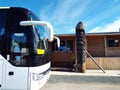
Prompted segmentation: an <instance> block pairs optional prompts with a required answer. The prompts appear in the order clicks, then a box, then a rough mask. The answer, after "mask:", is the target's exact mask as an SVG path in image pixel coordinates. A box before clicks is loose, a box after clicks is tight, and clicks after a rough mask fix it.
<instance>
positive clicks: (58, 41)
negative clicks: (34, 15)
mask: <svg viewBox="0 0 120 90" xmlns="http://www.w3.org/2000/svg"><path fill="white" fill-rule="evenodd" d="M54 38H55V39H56V40H57V47H58V48H59V47H60V39H59V38H58V37H56V36H54Z"/></svg>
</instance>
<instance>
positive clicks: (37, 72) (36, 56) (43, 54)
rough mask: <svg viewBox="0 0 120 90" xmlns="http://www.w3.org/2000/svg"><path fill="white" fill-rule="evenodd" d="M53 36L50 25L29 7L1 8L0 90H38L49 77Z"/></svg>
mask: <svg viewBox="0 0 120 90" xmlns="http://www.w3.org/2000/svg"><path fill="white" fill-rule="evenodd" d="M53 38H54V35H53V28H52V25H51V24H50V23H48V22H44V21H40V20H39V19H38V18H37V17H36V16H35V15H34V14H33V13H32V12H31V11H30V10H27V9H24V8H18V7H4V8H3V7H1V8H0V90H39V89H40V88H41V87H42V86H43V85H44V84H45V83H46V82H47V80H48V78H49V77H50V52H49V49H48V41H50V42H52V41H53ZM56 39H57V40H58V43H59V42H60V41H59V39H58V38H56ZM58 45H59V44H58Z"/></svg>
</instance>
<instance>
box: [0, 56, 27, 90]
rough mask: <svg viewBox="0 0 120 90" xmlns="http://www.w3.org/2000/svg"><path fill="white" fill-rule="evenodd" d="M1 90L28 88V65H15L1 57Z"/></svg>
mask: <svg viewBox="0 0 120 90" xmlns="http://www.w3.org/2000/svg"><path fill="white" fill-rule="evenodd" d="M0 59H2V61H3V62H4V64H3V70H4V72H3V73H2V74H3V78H2V79H3V80H2V81H3V85H2V87H3V90H28V89H27V88H28V67H15V66H13V65H11V64H10V63H9V62H8V61H7V60H6V59H4V58H3V57H2V58H1V57H0Z"/></svg>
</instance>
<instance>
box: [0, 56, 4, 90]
mask: <svg viewBox="0 0 120 90" xmlns="http://www.w3.org/2000/svg"><path fill="white" fill-rule="evenodd" d="M0 56H1V55H0ZM3 65H4V60H3V59H2V58H0V90H2V89H3V71H4V68H3Z"/></svg>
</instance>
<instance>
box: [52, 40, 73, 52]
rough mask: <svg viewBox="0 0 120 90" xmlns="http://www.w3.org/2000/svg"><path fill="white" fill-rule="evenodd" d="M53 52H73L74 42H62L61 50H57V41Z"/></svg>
mask: <svg viewBox="0 0 120 90" xmlns="http://www.w3.org/2000/svg"><path fill="white" fill-rule="evenodd" d="M52 47H53V50H52V51H62V52H71V51H73V40H61V41H60V48H57V43H56V41H55V42H54V43H53V45H52Z"/></svg>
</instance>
